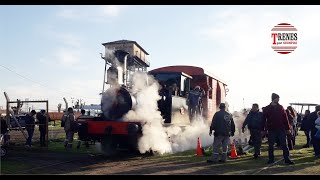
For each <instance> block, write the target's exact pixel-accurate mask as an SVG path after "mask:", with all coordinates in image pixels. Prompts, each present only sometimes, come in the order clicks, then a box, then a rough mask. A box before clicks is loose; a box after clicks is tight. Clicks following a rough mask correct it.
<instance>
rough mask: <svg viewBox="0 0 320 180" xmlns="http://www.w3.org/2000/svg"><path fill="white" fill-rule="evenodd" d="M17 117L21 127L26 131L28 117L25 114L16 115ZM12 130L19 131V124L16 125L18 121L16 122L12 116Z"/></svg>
mask: <svg viewBox="0 0 320 180" xmlns="http://www.w3.org/2000/svg"><path fill="white" fill-rule="evenodd" d="M15 117H16V119H17V120H18V122H19V124H20V126H21V127H22V129H25V127H26V115H25V114H21V115H16V116H15ZM10 128H11V129H19V126H18V124H17V123H16V121H15V120H14V118H13V117H12V116H11V117H10Z"/></svg>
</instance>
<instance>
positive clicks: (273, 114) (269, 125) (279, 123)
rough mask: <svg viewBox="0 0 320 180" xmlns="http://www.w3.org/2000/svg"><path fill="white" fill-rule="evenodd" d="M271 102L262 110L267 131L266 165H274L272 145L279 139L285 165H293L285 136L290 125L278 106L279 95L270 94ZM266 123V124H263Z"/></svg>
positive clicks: (282, 109)
mask: <svg viewBox="0 0 320 180" xmlns="http://www.w3.org/2000/svg"><path fill="white" fill-rule="evenodd" d="M271 99H272V102H271V103H270V104H269V105H268V106H266V107H265V108H264V110H263V116H264V120H263V121H264V122H263V124H264V125H265V127H264V129H266V130H267V131H268V143H269V147H268V155H269V161H268V164H272V163H274V143H275V141H276V138H279V143H280V146H281V148H282V150H283V157H284V160H285V163H286V164H294V162H293V161H291V160H290V157H289V149H288V146H287V143H286V135H288V134H290V125H289V121H288V117H287V114H286V112H285V110H284V108H283V107H282V106H281V105H280V104H279V99H280V97H279V95H277V94H275V93H272V96H271ZM265 122H266V123H265Z"/></svg>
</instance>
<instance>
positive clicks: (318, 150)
mask: <svg viewBox="0 0 320 180" xmlns="http://www.w3.org/2000/svg"><path fill="white" fill-rule="evenodd" d="M318 111H320V105H317V106H316V110H315V111H314V112H312V113H311V114H310V115H309V117H308V121H309V122H310V127H311V128H310V130H311V142H312V145H313V150H314V156H315V158H320V139H317V138H315V137H314V136H315V134H316V132H317V130H318V129H317V128H316V126H315V121H316V119H317V118H318V115H317V112H318Z"/></svg>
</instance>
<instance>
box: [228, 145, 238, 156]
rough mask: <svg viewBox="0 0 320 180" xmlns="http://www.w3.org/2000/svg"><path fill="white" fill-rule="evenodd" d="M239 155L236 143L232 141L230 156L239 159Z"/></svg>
mask: <svg viewBox="0 0 320 180" xmlns="http://www.w3.org/2000/svg"><path fill="white" fill-rule="evenodd" d="M239 157H240V156H238V154H237V150H236V145H235V144H234V143H232V149H231V156H229V158H231V159H237V158H239Z"/></svg>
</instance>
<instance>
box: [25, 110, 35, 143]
mask: <svg viewBox="0 0 320 180" xmlns="http://www.w3.org/2000/svg"><path fill="white" fill-rule="evenodd" d="M35 114H36V111H35V110H32V111H31V112H30V113H29V114H27V115H26V130H27V132H28V138H27V141H26V147H29V148H30V147H31V146H32V137H33V133H34V126H35V120H34V117H33V116H34V115H35Z"/></svg>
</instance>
